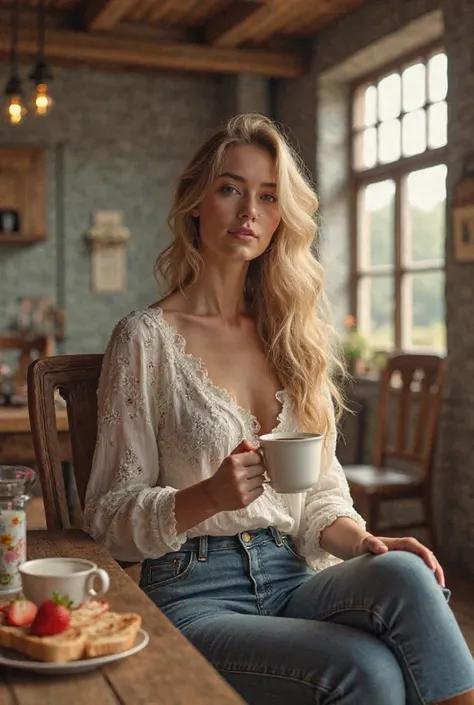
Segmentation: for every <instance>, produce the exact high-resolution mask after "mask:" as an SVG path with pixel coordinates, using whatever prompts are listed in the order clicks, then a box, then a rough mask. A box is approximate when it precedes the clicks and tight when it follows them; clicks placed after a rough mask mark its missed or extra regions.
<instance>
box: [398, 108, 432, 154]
mask: <svg viewBox="0 0 474 705" xmlns="http://www.w3.org/2000/svg"><path fill="white" fill-rule="evenodd" d="M425 149H426V115H425V111H424V110H416V111H415V112H414V113H408V115H405V117H404V118H403V124H402V150H403V154H404V155H405V156H407V157H409V156H410V155H412V154H420V153H421V152H424V151H425Z"/></svg>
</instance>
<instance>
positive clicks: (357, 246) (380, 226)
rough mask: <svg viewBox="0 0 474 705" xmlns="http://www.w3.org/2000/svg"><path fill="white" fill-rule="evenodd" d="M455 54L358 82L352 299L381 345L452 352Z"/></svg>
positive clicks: (367, 331)
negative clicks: (450, 115) (450, 70)
mask: <svg viewBox="0 0 474 705" xmlns="http://www.w3.org/2000/svg"><path fill="white" fill-rule="evenodd" d="M446 95H447V59H446V55H445V54H444V52H442V51H440V50H439V49H431V50H427V51H426V52H424V53H423V54H422V55H418V56H417V58H416V59H413V60H411V61H410V62H408V61H407V62H405V63H403V64H402V65H400V66H398V67H397V68H395V67H392V68H391V69H390V70H386V71H385V72H384V73H383V74H380V75H379V76H378V77H376V78H374V79H372V80H366V81H364V83H363V84H360V85H358V86H357V87H356V89H355V92H354V100H353V157H352V159H353V168H352V174H353V184H354V219H353V223H354V232H355V241H354V250H353V299H354V301H353V305H354V313H355V316H356V320H357V324H358V329H359V330H360V332H361V333H362V334H363V335H364V336H365V337H366V339H367V341H368V343H369V346H370V348H371V349H372V350H374V351H378V350H393V349H402V350H415V349H418V350H426V351H437V352H444V349H445V323H444V243H445V218H446V215H445V213H446V171H447V170H446V164H445V162H446V147H445V146H446V141H447V103H446Z"/></svg>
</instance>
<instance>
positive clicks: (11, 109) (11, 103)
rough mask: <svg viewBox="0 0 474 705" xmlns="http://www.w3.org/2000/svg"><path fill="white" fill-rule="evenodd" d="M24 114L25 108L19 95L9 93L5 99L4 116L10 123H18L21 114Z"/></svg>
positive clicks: (21, 117)
mask: <svg viewBox="0 0 474 705" xmlns="http://www.w3.org/2000/svg"><path fill="white" fill-rule="evenodd" d="M25 114H26V109H25V107H24V106H23V104H22V102H21V96H20V95H18V94H17V95H9V96H8V99H7V106H6V116H7V120H8V121H9V122H10V123H11V124H12V125H18V123H19V122H21V121H22V119H23V116H24V115H25Z"/></svg>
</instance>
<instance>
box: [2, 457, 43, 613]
mask: <svg viewBox="0 0 474 705" xmlns="http://www.w3.org/2000/svg"><path fill="white" fill-rule="evenodd" d="M34 478H35V473H34V472H33V471H32V470H30V469H29V468H23V467H17V466H9V465H0V599H1V598H2V597H3V596H4V595H9V594H10V593H14V592H19V590H20V589H21V580H20V573H19V570H18V569H19V567H20V565H21V564H22V563H23V562H24V561H25V560H26V503H27V502H28V499H29V495H28V491H29V489H30V488H31V486H32V485H33V482H34Z"/></svg>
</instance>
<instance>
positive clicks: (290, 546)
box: [283, 538, 306, 563]
mask: <svg viewBox="0 0 474 705" xmlns="http://www.w3.org/2000/svg"><path fill="white" fill-rule="evenodd" d="M283 546H284V547H285V548H286V550H287V551H288V553H289V554H290V556H293V558H296V559H297V560H299V561H300V562H301V563H306V558H305V557H304V556H302V555H301V554H300V553H298V550H297V548H296V546H295V544H294V543H293V541H290V540H289V539H287V538H285V539H283Z"/></svg>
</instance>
